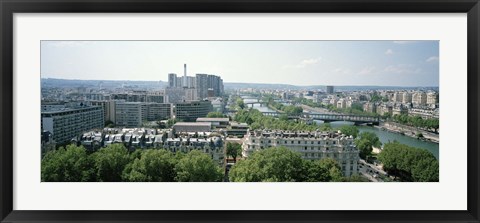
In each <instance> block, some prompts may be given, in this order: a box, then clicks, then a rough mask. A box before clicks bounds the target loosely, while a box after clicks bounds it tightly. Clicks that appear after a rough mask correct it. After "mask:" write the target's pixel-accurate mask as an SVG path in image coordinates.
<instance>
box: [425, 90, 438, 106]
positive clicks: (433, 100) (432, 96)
mask: <svg viewBox="0 0 480 223" xmlns="http://www.w3.org/2000/svg"><path fill="white" fill-rule="evenodd" d="M427 104H428V105H435V104H438V93H437V92H428V94H427Z"/></svg>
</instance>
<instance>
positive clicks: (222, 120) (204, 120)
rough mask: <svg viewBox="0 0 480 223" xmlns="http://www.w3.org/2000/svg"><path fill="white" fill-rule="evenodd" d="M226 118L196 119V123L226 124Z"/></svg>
mask: <svg viewBox="0 0 480 223" xmlns="http://www.w3.org/2000/svg"><path fill="white" fill-rule="evenodd" d="M228 121H230V120H229V119H228V118H197V122H228Z"/></svg>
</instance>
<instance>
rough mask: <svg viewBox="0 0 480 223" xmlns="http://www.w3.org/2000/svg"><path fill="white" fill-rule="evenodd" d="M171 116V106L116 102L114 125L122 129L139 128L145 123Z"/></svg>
mask: <svg viewBox="0 0 480 223" xmlns="http://www.w3.org/2000/svg"><path fill="white" fill-rule="evenodd" d="M171 116H172V104H166V103H144V102H117V103H116V120H115V121H116V122H115V123H116V125H117V126H124V127H140V126H142V124H143V122H145V121H158V120H165V119H169V118H171Z"/></svg>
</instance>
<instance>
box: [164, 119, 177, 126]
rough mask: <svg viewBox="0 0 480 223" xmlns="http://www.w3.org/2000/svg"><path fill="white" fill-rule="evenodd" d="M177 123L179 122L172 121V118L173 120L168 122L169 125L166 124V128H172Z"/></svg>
mask: <svg viewBox="0 0 480 223" xmlns="http://www.w3.org/2000/svg"><path fill="white" fill-rule="evenodd" d="M176 122H177V120H176V119H172V118H171V119H168V120H167V124H166V126H165V127H167V128H172V127H173V125H175V123H176Z"/></svg>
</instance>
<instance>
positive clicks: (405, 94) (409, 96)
mask: <svg viewBox="0 0 480 223" xmlns="http://www.w3.org/2000/svg"><path fill="white" fill-rule="evenodd" d="M411 102H412V94H410V93H409V92H403V95H402V103H411Z"/></svg>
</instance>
